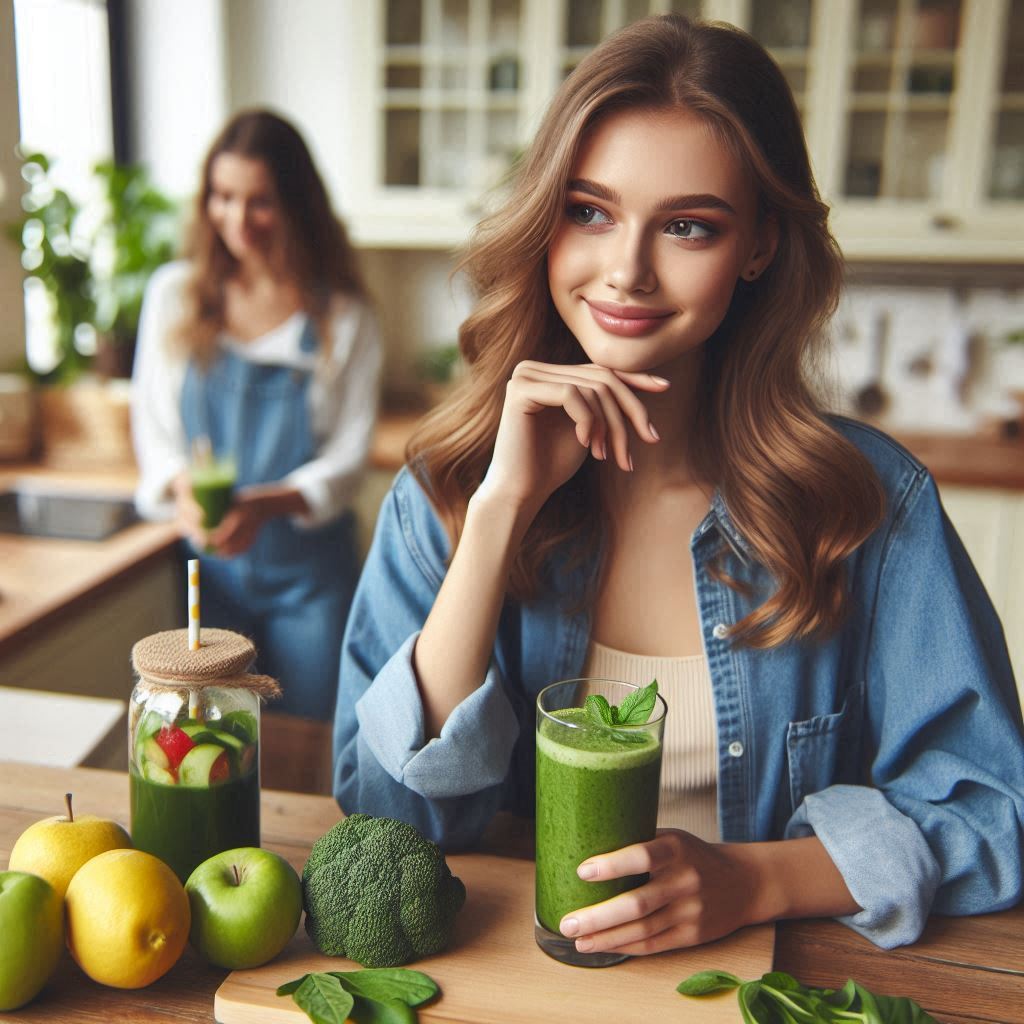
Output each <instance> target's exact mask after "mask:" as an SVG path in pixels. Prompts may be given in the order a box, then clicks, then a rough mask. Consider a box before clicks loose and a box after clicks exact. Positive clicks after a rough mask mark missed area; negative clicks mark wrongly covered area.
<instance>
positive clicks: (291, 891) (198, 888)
mask: <svg viewBox="0 0 1024 1024" xmlns="http://www.w3.org/2000/svg"><path fill="white" fill-rule="evenodd" d="M185 892H187V893H188V899H189V903H190V904H191V906H192V929H191V931H190V932H189V941H190V942H191V943H192V945H193V947H194V948H195V950H196V951H197V952H198V953H199V954H200V955H201V956H203V957H204V958H205V959H206V960H208V961H209V962H210V963H211V964H215V965H216V966H217V967H228V968H230V969H231V970H238V969H240V968H246V967H259V966H260V965H261V964H265V963H266V962H267V961H268V960H272V959H273V958H274V957H275V956H277V954H278V953H280V952H281V950H282V949H284V947H285V946H286V945H287V944H288V940H289V939H290V938H291V937H292V936H293V935H294V934H295V929H296V928H297V927H298V926H299V917H300V916H301V915H302V883H301V882H300V881H299V876H298V875H297V874H296V873H295V869H294V868H293V867H292V866H291V864H289V863H288V861H286V860H285V859H284V858H283V857H279V856H278V855H277V854H276V853H273V852H272V851H270V850H261V849H259V848H257V847H255V846H243V847H240V848H239V849H237V850H225V851H224V852H223V853H218V854H215V855H214V856H213V857H210V858H209V860H204V861H203V863H202V864H200V865H199V866H198V867H197V868H196V869H195V870H194V871H193V872H192V874H191V875H189V877H188V881H187V882H186V883H185Z"/></svg>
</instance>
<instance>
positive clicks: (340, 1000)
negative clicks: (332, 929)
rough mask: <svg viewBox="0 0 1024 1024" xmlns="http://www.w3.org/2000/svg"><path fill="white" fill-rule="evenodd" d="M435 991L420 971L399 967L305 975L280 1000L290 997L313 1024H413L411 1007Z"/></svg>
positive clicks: (282, 989)
mask: <svg viewBox="0 0 1024 1024" xmlns="http://www.w3.org/2000/svg"><path fill="white" fill-rule="evenodd" d="M439 991H440V989H439V988H438V986H437V982H436V981H434V979H433V978H431V977H430V975H428V974H424V973H423V972H422V971H412V970H408V969H407V968H404V967H396V968H391V967H382V968H370V967H367V968H364V969H362V970H359V971H325V972H321V973H317V974H304V975H303V976H302V977H301V978H296V979H295V980H294V981H288V982H285V983H284V984H283V985H282V986H281V987H280V988H278V990H277V994H278V995H279V996H287V995H290V996H291V997H292V999H294V1000H295V1003H296V1005H297V1006H298V1007H299V1009H300V1010H302V1011H303V1012H304V1013H305V1014H306V1016H307V1017H309V1019H310V1020H311V1021H313V1024H345V1021H346V1020H348V1019H350V1018H351V1019H352V1020H354V1021H356V1024H416V1019H417V1016H416V1010H415V1009H414V1007H417V1006H421V1005H422V1004H423V1003H425V1002H428V1001H429V1000H431V999H433V998H434V996H436V995H437V994H438V992H439Z"/></svg>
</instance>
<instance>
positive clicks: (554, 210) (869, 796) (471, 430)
mask: <svg viewBox="0 0 1024 1024" xmlns="http://www.w3.org/2000/svg"><path fill="white" fill-rule="evenodd" d="M465 266H466V268H467V269H468V271H469V273H470V275H471V276H472V279H473V280H474V282H475V285H476V287H477V289H478V292H479V303H478V305H477V307H476V309H475V311H474V312H473V314H472V315H471V316H470V318H469V319H468V320H467V321H466V323H465V324H464V326H463V329H462V333H461V339H460V343H461V348H462V352H463V355H464V357H465V359H466V361H467V363H468V364H469V367H470V371H471V373H470V379H469V382H468V384H467V386H466V387H465V389H464V390H463V392H462V393H461V395H459V396H457V397H455V398H453V399H452V400H451V402H450V403H449V404H448V405H446V406H444V407H442V408H441V409H439V410H438V411H437V412H436V413H434V414H433V415H432V416H431V417H430V419H429V420H428V421H427V422H426V423H425V424H424V425H423V427H422V429H421V430H420V432H419V434H418V435H417V437H416V438H414V440H413V442H412V444H411V445H410V451H409V467H408V468H407V469H406V470H404V471H403V472H402V473H400V474H399V476H398V478H397V480H396V481H395V484H394V487H393V489H392V492H391V494H390V496H389V497H388V498H387V500H386V501H385V503H384V506H383V509H382V511H381V517H380V522H379V525H378V528H377V535H376V538H375V542H374V546H373V549H372V551H371V553H370V556H369V559H368V564H367V566H366V568H365V571H364V573H363V576H362V579H361V582H360V585H359V589H358V591H357V595H356V599H355V603H354V607H353V611H352V616H351V618H350V620H349V627H348V631H347V634H346V638H345V645H344V650H343V657H342V666H341V677H340V689H339V695H340V696H339V701H338V711H337V717H336V722H335V754H336V775H335V794H336V796H337V798H338V801H339V803H340V804H341V806H342V807H343V808H344V809H345V810H346V811H366V812H370V813H378V814H392V815H398V816H400V817H403V818H406V819H407V820H409V821H411V822H413V823H414V824H416V825H417V826H418V827H419V828H421V829H423V830H424V831H426V832H427V833H428V834H430V835H431V836H433V837H434V838H435V839H436V840H438V841H440V842H441V843H444V844H446V845H448V846H462V845H465V844H468V843H470V842H472V841H473V840H474V839H475V838H476V837H477V836H478V835H479V834H480V832H481V830H482V829H483V828H484V827H485V826H486V824H487V823H488V821H489V820H490V819H491V817H492V816H493V814H494V813H495V812H496V811H497V810H498V809H499V808H511V809H514V810H520V811H524V810H525V811H528V810H529V809H530V807H531V805H532V802H533V775H532V766H533V759H534V749H533V735H534V728H533V721H534V713H533V706H534V699H535V696H536V694H537V692H538V691H539V690H540V689H541V688H543V687H544V686H545V685H547V684H548V683H550V682H552V681H555V680H558V679H567V678H574V677H578V676H581V675H597V676H602V675H605V676H607V675H611V676H613V677H616V678H626V679H630V680H632V681H633V682H637V683H646V682H649V680H650V678H651V676H652V675H655V674H656V675H657V677H658V679H659V682H660V683H661V684H662V685H661V692H662V693H663V694H664V696H665V698H666V701H667V703H668V707H669V712H668V718H667V721H668V723H669V724H668V731H667V733H666V740H665V752H664V762H663V773H662V786H663V789H664V790H665V792H664V795H663V800H662V811H663V813H662V814H661V815H660V820H659V824H662V825H668V826H676V827H670V828H668V829H667V830H665V831H661V832H659V835H658V837H657V838H656V839H654V840H653V841H651V842H648V843H643V844H639V845H636V846H631V847H627V848H625V849H622V850H618V851H613V852H611V853H607V854H603V855H600V856H594V857H592V858H590V859H588V860H587V861H585V862H584V863H583V864H581V865H580V867H579V869H578V870H579V874H580V876H581V877H582V878H585V879H607V878H613V877H619V876H623V875H631V874H636V873H643V872H649V873H650V880H649V881H648V882H647V883H646V884H645V885H643V886H642V887H640V888H638V889H635V890H633V891H631V892H628V893H625V894H623V895H621V896H617V897H615V898H614V899H611V900H609V901H607V902H604V903H601V904H597V905H594V906H590V907H581V908H580V909H579V911H577V912H576V913H573V914H570V915H568V916H567V917H566V918H565V919H564V920H563V921H562V923H561V929H562V931H563V933H564V934H566V935H568V936H573V937H575V938H576V945H577V947H578V948H579V949H580V950H581V951H604V950H619V951H622V952H625V953H648V952H656V951H659V950H664V949H670V948H674V947H678V946H685V945H689V944H693V943H698V942H705V941H708V940H711V939H714V938H717V937H719V936H721V935H724V934H726V933H728V932H730V931H732V930H733V929H735V928H737V927H740V926H742V925H746V924H750V923H753V922H758V921H767V920H771V919H776V918H782V917H787V916H801V917H804V916H819V915H835V916H838V917H840V918H841V919H842V920H844V921H846V922H847V923H848V924H850V925H851V926H852V927H854V928H856V929H857V930H859V931H860V932H862V933H863V934H865V935H867V936H868V937H869V938H871V939H872V940H873V941H874V942H876V943H878V944H880V945H884V946H896V945H899V944H901V943H906V942H910V941H912V940H914V939H915V938H916V937H917V936H918V935H919V934H920V931H921V928H922V926H923V924H924V921H925V919H926V917H927V915H928V913H929V912H930V911H931V910H935V911H938V912H942V913H954V914H957V913H959V914H964V913H975V912H980V911H985V910H994V909H997V908H1000V907H1006V906H1009V905H1011V904H1013V903H1014V902H1015V901H1016V900H1017V899H1018V898H1019V897H1020V895H1021V877H1022V875H1021V870H1022V857H1021V853H1022V824H1024V744H1022V736H1021V717H1020V709H1019V705H1018V701H1017V696H1016V691H1015V687H1014V680H1013V677H1012V672H1011V669H1010V665H1009V659H1008V656H1007V651H1006V645H1005V642H1004V639H1003V635H1002V631H1001V628H1000V625H999V622H998V620H997V618H996V615H995V614H994V612H993V610H992V606H991V604H990V602H989V600H988V598H987V597H986V595H985V592H984V589H983V587H982V585H981V583H980V582H979V580H978V577H977V575H976V574H975V572H974V570H973V569H972V567H971V564H970V561H969V559H968V557H967V555H966V554H965V552H964V549H963V547H962V545H961V543H960V541H959V540H958V538H957V537H956V535H955V533H954V531H953V530H952V528H951V527H950V525H949V522H948V520H947V519H946V517H945V515H944V514H943V511H942V508H941V505H940V503H939V498H938V495H937V493H936V489H935V485H934V483H933V481H932V480H931V478H930V476H929V474H928V473H927V471H926V470H925V469H924V468H923V467H922V466H921V465H920V464H919V463H917V462H916V461H915V460H914V459H913V458H912V457H911V456H910V455H908V454H907V453H906V452H905V451H903V450H902V449H901V448H900V447H898V446H897V445H896V444H895V443H894V442H893V441H892V440H890V439H889V438H887V437H885V436H884V435H883V434H881V433H879V432H878V431H876V430H874V429H871V428H870V427H867V426H864V425H861V424H858V423H854V422H851V421H849V420H844V419H839V418H835V417H829V416H827V415H826V414H825V413H824V412H823V410H822V408H821V406H820V405H819V404H818V402H817V401H816V400H815V398H814V396H813V394H812V391H811V389H810V385H809V383H808V380H807V377H806V372H807V370H808V367H809V366H810V365H812V364H813V359H814V357H815V356H816V355H817V354H818V353H819V352H820V350H821V347H822V345H823V344H824V336H823V329H824V327H825V325H826V323H827V321H828V318H829V316H830V314H831V313H832V311H833V309H834V306H835V303H836V299H837V294H838V291H839V287H840V280H841V261H840V256H839V253H838V251H837V248H836V245H835V242H834V241H833V239H832V237H831V235H830V234H829V231H828V227H827V209H826V207H825V206H824V205H823V204H822V203H821V201H820V200H819V198H818V195H817V192H816V190H815V186H814V183H813V180H812V177H811V172H810V168H809V166H808V158H807V153H806V150H805V146H804V141H803V137H802V133H801V128H800V123H799V120H798V117H797V112H796V109H795V107H794V104H793V100H792V97H791V95H790V92H789V90H788V88H787V85H786V83H785V80H784V78H783V77H782V75H781V73H780V72H779V70H778V68H777V67H776V66H775V65H774V63H773V62H772V61H771V59H770V58H769V57H768V55H767V54H766V53H765V51H764V50H763V49H762V48H761V47H760V46H759V45H758V44H757V43H755V42H754V41H753V40H752V39H750V38H749V37H748V36H747V35H745V34H743V33H741V32H739V31H736V30H733V29H730V28H728V27H724V26H712V25H702V24H694V23H690V22H688V21H686V20H685V19H683V18H680V17H672V16H666V17H662V18H651V19H646V20H644V21H641V22H638V23H636V24H634V25H632V26H631V27H628V28H626V29H624V30H622V31H621V32H620V33H618V34H617V35H615V36H613V37H612V38H611V39H609V40H607V41H606V42H605V43H604V44H602V45H601V46H600V47H598V49H597V50H596V51H594V52H593V53H592V54H591V55H590V56H589V57H588V58H587V59H585V60H584V61H583V62H582V63H581V64H580V65H579V67H578V68H577V70H576V71H575V72H574V73H573V74H572V75H571V76H570V77H569V78H568V80H567V81H566V82H565V83H564V85H563V86H562V88H561V90H560V92H559V93H558V95H557V96H556V98H555V100H554V102H553V103H552V105H551V108H550V110H549V111H548V114H547V117H546V119H545V121H544V123H543V124H542V126H541V128H540V131H539V134H538V136H537V139H536V141H535V143H534V145H533V147H532V149H531V150H530V152H529V154H528V155H527V157H526V159H525V161H524V163H523V165H522V168H521V171H520V173H519V175H518V178H517V182H516V184H515V187H514V190H513V192H512V194H511V196H510V198H509V200H508V202H507V203H506V204H505V206H504V208H503V209H502V210H501V211H500V212H498V213H497V214H495V215H494V216H493V217H491V218H490V219H489V220H487V221H486V222H485V223H484V224H483V225H482V226H481V227H480V229H479V231H478V233H477V235H476V237H475V239H474V241H473V244H472V246H471V248H470V251H469V254H468V257H467V259H466V261H465ZM673 722H674V724H673Z"/></svg>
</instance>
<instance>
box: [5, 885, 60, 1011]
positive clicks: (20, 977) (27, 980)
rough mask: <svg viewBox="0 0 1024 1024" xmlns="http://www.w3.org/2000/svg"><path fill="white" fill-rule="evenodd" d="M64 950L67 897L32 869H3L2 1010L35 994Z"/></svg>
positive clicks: (13, 1007) (19, 1003)
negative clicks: (60, 894)
mask: <svg viewBox="0 0 1024 1024" xmlns="http://www.w3.org/2000/svg"><path fill="white" fill-rule="evenodd" d="M63 949H64V901H63V900H62V899H61V898H60V897H59V896H58V895H57V893H56V891H55V890H54V888H53V886H52V885H50V883H49V882H47V881H44V880H43V879H42V878H40V877H39V876H38V875H31V874H29V873H28V872H27V871H0V1010H16V1009H17V1008H18V1007H19V1006H24V1005H25V1004H26V1003H27V1002H28V1001H29V1000H30V999H34V998H35V997H36V996H37V995H38V994H39V990H40V989H41V988H42V987H43V986H44V985H45V984H46V982H47V979H48V978H49V977H50V975H51V974H53V972H54V969H55V968H56V966H57V962H58V961H59V960H60V955H61V951H62V950H63Z"/></svg>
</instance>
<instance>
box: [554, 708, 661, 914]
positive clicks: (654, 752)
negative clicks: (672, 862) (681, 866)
mask: <svg viewBox="0 0 1024 1024" xmlns="http://www.w3.org/2000/svg"><path fill="white" fill-rule="evenodd" d="M551 715H552V717H553V718H556V719H559V720H560V721H563V722H566V723H567V724H568V725H569V726H573V728H564V727H562V726H561V725H558V724H556V723H555V722H551V721H548V720H547V719H545V720H543V721H542V722H541V725H540V728H539V729H538V731H537V875H536V877H537V904H536V909H537V919H538V920H539V921H540V923H541V924H542V925H543V926H544V927H545V928H547V929H548V930H550V931H552V932H556V933H557V932H558V924H559V922H560V921H561V919H562V918H563V917H564V916H565V915H566V914H568V913H569V912H570V911H573V910H578V909H579V908H580V907H585V906H589V905H590V904H592V903H599V902H601V901H602V900H606V899H609V898H611V897H612V896H616V895H618V894H619V893H620V892H625V891H626V890H627V889H633V888H635V887H636V886H638V885H640V884H642V883H643V882H644V881H645V879H646V876H643V875H634V876H630V877H627V878H617V879H614V880H612V881H607V882H584V881H583V880H582V879H581V878H579V876H578V875H577V874H576V868H577V867H578V866H579V864H580V863H581V862H582V861H584V860H586V859H587V858H588V857H591V856H593V855H594V854H598V853H608V852H610V851H612V850H618V849H620V848H621V847H623V846H629V845H630V844H632V843H639V842H645V841H647V840H649V839H653V838H654V835H655V829H656V826H657V820H658V792H659V785H660V781H661V743H660V741H659V740H658V738H657V737H656V736H655V735H653V734H651V733H649V732H646V731H644V730H643V729H638V728H623V729H611V728H604V727H601V726H598V725H596V724H595V723H594V722H593V721H592V719H590V718H589V716H588V715H587V713H586V711H585V710H584V709H583V708H565V709H562V710H559V711H554V712H551ZM615 733H619V737H616V735H615Z"/></svg>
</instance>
